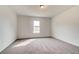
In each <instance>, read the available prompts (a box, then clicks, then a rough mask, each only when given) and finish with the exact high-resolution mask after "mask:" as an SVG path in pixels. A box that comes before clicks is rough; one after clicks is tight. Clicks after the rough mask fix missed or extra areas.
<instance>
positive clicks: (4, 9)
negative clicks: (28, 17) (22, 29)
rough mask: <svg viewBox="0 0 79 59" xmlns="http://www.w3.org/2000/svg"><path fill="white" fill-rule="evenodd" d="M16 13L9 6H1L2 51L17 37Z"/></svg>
mask: <svg viewBox="0 0 79 59" xmlns="http://www.w3.org/2000/svg"><path fill="white" fill-rule="evenodd" d="M16 25H17V21H16V14H15V13H14V12H13V11H12V10H11V9H10V8H9V7H8V6H0V52H1V51H2V50H3V49H5V48H6V47H7V46H8V45H10V44H11V43H12V42H13V41H14V40H15V39H16Z"/></svg>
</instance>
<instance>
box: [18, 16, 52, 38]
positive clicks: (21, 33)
mask: <svg viewBox="0 0 79 59" xmlns="http://www.w3.org/2000/svg"><path fill="white" fill-rule="evenodd" d="M33 20H40V23H41V25H40V26H41V28H40V29H41V30H40V34H33V33H32V31H33V27H32V26H33V25H32V22H33ZM50 25H51V24H50V18H40V17H30V16H18V38H30V37H46V36H51V29H50Z"/></svg>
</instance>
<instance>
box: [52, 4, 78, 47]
mask: <svg viewBox="0 0 79 59" xmlns="http://www.w3.org/2000/svg"><path fill="white" fill-rule="evenodd" d="M52 36H53V37H55V38H57V39H60V40H63V41H65V42H68V43H71V44H74V45H77V46H79V6H76V7H73V8H71V9H69V10H67V11H65V12H62V13H61V14H59V15H57V16H55V17H53V18H52Z"/></svg>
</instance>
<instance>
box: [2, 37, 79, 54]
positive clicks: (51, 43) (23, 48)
mask: <svg viewBox="0 0 79 59" xmlns="http://www.w3.org/2000/svg"><path fill="white" fill-rule="evenodd" d="M78 53H79V47H77V46H74V45H71V44H68V43H65V42H63V41H60V40H56V39H52V38H37V39H23V40H16V41H15V42H14V43H13V44H11V45H10V46H9V47H8V48H6V49H5V50H4V51H2V52H1V54H78Z"/></svg>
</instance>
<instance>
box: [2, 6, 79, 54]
mask: <svg viewBox="0 0 79 59" xmlns="http://www.w3.org/2000/svg"><path fill="white" fill-rule="evenodd" d="M0 54H79V6H78V5H77V6H76V5H0Z"/></svg>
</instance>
